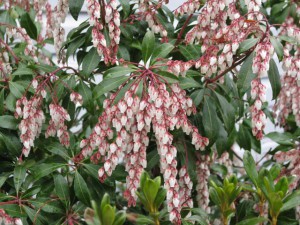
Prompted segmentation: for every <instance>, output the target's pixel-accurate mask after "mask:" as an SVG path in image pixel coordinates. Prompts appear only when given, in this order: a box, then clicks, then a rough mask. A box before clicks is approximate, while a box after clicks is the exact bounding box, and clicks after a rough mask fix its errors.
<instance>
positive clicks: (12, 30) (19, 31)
mask: <svg viewBox="0 0 300 225" xmlns="http://www.w3.org/2000/svg"><path fill="white" fill-rule="evenodd" d="M6 35H7V37H8V38H11V37H13V38H15V39H20V40H21V41H22V42H25V43H26V47H25V50H24V53H25V55H29V56H31V57H32V58H33V60H34V61H35V62H37V61H38V58H37V57H36V51H37V49H36V47H35V46H34V44H33V41H32V40H31V38H30V37H29V36H28V34H27V32H26V30H25V29H24V28H19V27H7V28H6Z"/></svg>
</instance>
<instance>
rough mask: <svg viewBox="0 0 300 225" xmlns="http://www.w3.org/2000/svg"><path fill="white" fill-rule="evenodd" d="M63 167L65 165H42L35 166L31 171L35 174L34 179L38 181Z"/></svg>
mask: <svg viewBox="0 0 300 225" xmlns="http://www.w3.org/2000/svg"><path fill="white" fill-rule="evenodd" d="M63 166H65V164H61V163H42V164H40V165H36V166H35V167H34V170H33V171H34V172H35V173H34V175H35V178H36V179H40V178H42V177H44V176H47V175H49V174H50V173H52V172H53V171H55V170H57V169H58V168H61V167H63Z"/></svg>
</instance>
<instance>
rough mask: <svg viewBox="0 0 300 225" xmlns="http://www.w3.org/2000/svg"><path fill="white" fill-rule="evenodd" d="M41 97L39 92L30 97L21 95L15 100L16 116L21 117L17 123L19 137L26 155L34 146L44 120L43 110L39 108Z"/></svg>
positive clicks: (41, 101)
mask: <svg viewBox="0 0 300 225" xmlns="http://www.w3.org/2000/svg"><path fill="white" fill-rule="evenodd" d="M42 103H43V98H42V96H41V95H40V94H37V95H36V96H34V97H32V98H30V99H29V100H27V98H25V97H22V98H21V99H19V100H17V102H16V112H15V117H16V118H22V120H21V122H20V124H19V130H20V139H21V142H22V143H23V150H22V153H23V154H24V156H25V157H27V156H28V154H29V152H30V149H31V148H32V147H33V146H34V140H35V139H36V138H38V137H39V135H40V133H41V131H42V125H43V123H44V122H45V116H44V112H43V111H42V109H41V105H42Z"/></svg>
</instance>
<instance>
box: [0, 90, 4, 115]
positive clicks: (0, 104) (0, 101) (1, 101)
mask: <svg viewBox="0 0 300 225" xmlns="http://www.w3.org/2000/svg"><path fill="white" fill-rule="evenodd" d="M4 90H5V89H4V88H3V89H2V90H1V91H0V115H2V114H3V112H4Z"/></svg>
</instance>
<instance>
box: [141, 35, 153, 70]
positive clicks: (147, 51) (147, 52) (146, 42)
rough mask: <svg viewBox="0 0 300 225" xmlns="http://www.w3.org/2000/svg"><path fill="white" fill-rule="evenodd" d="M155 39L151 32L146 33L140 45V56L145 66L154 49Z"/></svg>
mask: <svg viewBox="0 0 300 225" xmlns="http://www.w3.org/2000/svg"><path fill="white" fill-rule="evenodd" d="M154 43H155V37H154V34H153V33H152V31H148V32H147V33H146V35H145V37H144V39H143V43H142V55H143V60H144V63H145V64H146V63H147V61H148V59H149V58H150V56H151V55H152V52H153V49H154Z"/></svg>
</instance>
